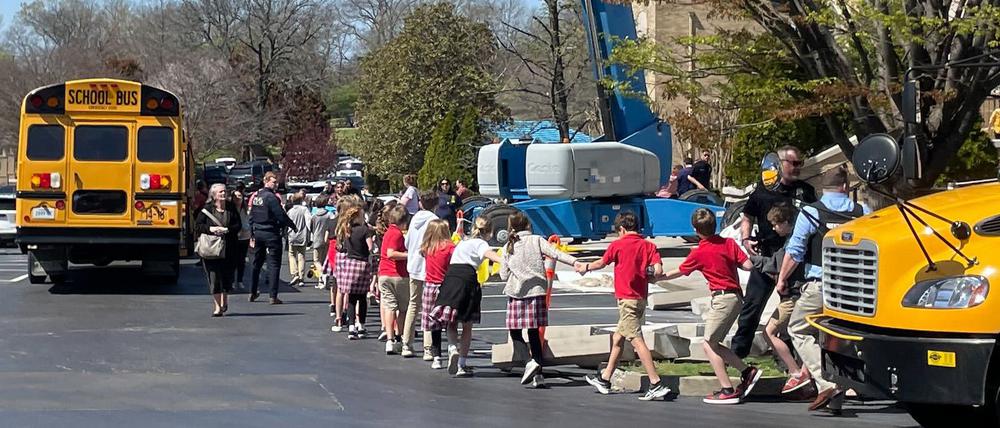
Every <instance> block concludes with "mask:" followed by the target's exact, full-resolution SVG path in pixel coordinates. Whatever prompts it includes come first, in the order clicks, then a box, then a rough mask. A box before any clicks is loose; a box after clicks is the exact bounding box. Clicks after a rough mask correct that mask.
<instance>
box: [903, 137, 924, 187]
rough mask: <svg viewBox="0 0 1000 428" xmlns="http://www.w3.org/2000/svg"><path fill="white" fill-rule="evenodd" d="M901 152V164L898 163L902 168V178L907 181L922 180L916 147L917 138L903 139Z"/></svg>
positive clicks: (918, 149)
mask: <svg viewBox="0 0 1000 428" xmlns="http://www.w3.org/2000/svg"><path fill="white" fill-rule="evenodd" d="M901 152H902V162H900V163H902V166H903V177H904V178H906V179H907V180H919V179H921V178H923V176H924V174H923V164H922V163H921V162H920V157H921V156H920V146H918V145H917V137H916V136H915V135H907V136H905V137H903V144H902V147H901Z"/></svg>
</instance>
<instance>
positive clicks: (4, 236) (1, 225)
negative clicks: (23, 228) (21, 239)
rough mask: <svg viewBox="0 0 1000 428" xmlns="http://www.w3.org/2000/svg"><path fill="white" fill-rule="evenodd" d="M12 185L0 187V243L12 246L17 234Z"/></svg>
mask: <svg viewBox="0 0 1000 428" xmlns="http://www.w3.org/2000/svg"><path fill="white" fill-rule="evenodd" d="M15 187H16V186H14V185H6V186H0V243H2V244H3V245H8V244H13V243H14V236H15V235H16V233H17V226H16V224H15V223H16V221H17V212H16V208H15V207H14V205H15V203H16V199H15V198H16V197H15Z"/></svg>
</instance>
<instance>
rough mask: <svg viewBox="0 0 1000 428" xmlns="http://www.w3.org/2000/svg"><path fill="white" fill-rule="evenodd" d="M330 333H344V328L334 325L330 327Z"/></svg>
mask: <svg viewBox="0 0 1000 428" xmlns="http://www.w3.org/2000/svg"><path fill="white" fill-rule="evenodd" d="M330 331H332V332H334V333H340V332H342V331H344V326H342V325H336V324H334V325H333V326H332V327H330Z"/></svg>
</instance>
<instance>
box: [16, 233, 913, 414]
mask: <svg viewBox="0 0 1000 428" xmlns="http://www.w3.org/2000/svg"><path fill="white" fill-rule="evenodd" d="M24 269H25V257H24V256H23V255H21V254H20V253H19V252H17V251H16V250H14V249H4V250H3V251H2V253H0V331H2V333H0V420H2V421H3V423H2V424H0V425H3V426H18V427H20V426H57V425H58V426H67V425H70V426H79V427H86V426H95V427H97V426H101V427H105V426H136V425H140V424H141V426H147V427H157V426H179V425H183V426H240V427H246V426H331V423H332V424H335V425H334V426H387V425H397V424H405V425H406V426H440V425H441V424H462V425H478V426H543V425H545V426H567V427H570V426H572V427H579V426H613V425H623V424H628V425H632V426H643V425H640V424H664V423H668V424H669V426H678V427H701V426H739V427H756V426H759V427H784V426H788V427H792V426H796V427H797V426H802V425H804V424H808V425H809V426H811V427H827V426H829V427H834V426H844V425H845V424H850V425H851V426H913V425H915V424H914V422H913V421H912V419H910V418H909V417H908V416H907V415H906V414H905V413H904V412H903V411H902V409H899V408H897V407H896V406H895V405H893V404H892V403H886V402H875V403H859V402H852V403H850V404H849V406H848V407H847V409H846V412H845V416H844V417H843V418H832V417H829V416H823V415H810V414H809V413H808V412H807V411H806V409H805V407H806V405H805V404H802V403H780V402H771V401H766V402H760V401H757V402H749V403H746V404H743V405H740V406H729V407H710V406H708V405H705V404H702V403H701V402H700V400H698V399H695V398H690V397H679V398H673V399H671V400H670V401H667V402H653V403H646V402H641V401H639V400H637V399H636V398H637V396H636V395H633V394H618V395H611V396H601V395H599V394H596V393H595V392H594V391H593V389H592V388H591V387H589V386H588V385H586V383H585V382H584V381H583V379H582V376H583V375H584V374H585V373H586V371H584V370H582V369H579V368H576V367H556V368H552V369H548V370H547V371H546V378H547V381H548V384H549V386H550V387H549V388H548V389H545V390H530V389H525V388H524V387H522V386H521V385H520V384H519V383H518V381H517V373H518V371H517V370H515V372H514V375H508V374H505V373H502V372H500V371H499V370H497V369H494V368H492V367H491V366H490V362H489V347H490V345H491V344H492V343H497V342H501V341H504V340H506V335H505V332H504V331H503V323H504V312H503V311H504V307H505V298H504V297H503V296H501V295H500V293H501V287H499V286H488V287H487V288H486V291H485V298H484V304H483V309H484V314H483V323H482V325H480V326H479V327H478V329H477V333H476V334H475V340H474V342H473V347H474V351H475V354H474V358H473V359H472V364H473V365H474V366H476V367H477V371H476V377H475V378H473V379H451V378H450V377H448V375H447V373H445V372H443V371H433V370H430V369H429V365H428V363H424V362H423V361H420V360H419V359H408V360H403V359H401V358H399V357H390V356H385V355H384V353H383V346H382V344H381V343H378V342H377V341H376V340H375V339H374V334H373V335H370V338H369V339H367V340H361V341H348V340H346V334H335V333H331V332H330V330H329V326H330V324H331V318H330V317H329V316H328V307H327V304H328V297H327V292H325V291H321V290H316V289H313V288H311V287H307V288H298V289H292V288H289V287H287V285H285V286H284V287H283V288H282V290H283V293H282V295H281V298H282V299H283V300H284V301H285V302H286V304H284V305H275V306H272V305H268V304H267V303H264V302H260V301H258V302H256V303H249V302H247V301H246V294H245V293H246V292H245V291H240V292H237V294H236V295H234V296H233V299H232V301H231V303H230V313H229V314H228V316H226V317H224V318H211V317H210V316H209V315H210V313H211V310H212V306H211V298H210V297H209V296H208V295H207V289H206V285H205V282H204V279H203V276H202V273H201V271H200V269H199V268H198V267H197V266H195V265H194V260H186V261H184V262H183V264H182V273H181V278H180V281H179V283H178V284H176V285H174V284H170V285H164V284H154V283H151V282H149V281H146V280H144V279H143V278H141V277H140V276H138V270H137V269H136V268H134V267H127V266H123V267H118V266H115V267H111V268H108V269H81V270H75V271H73V272H72V273H71V275H70V276H69V282H67V283H66V284H63V285H60V286H54V285H52V284H39V285H30V284H28V282H27V279H26V276H25V275H24V272H25V270H24ZM283 276H285V277H287V275H283ZM552 307H553V310H552V312H551V314H550V321H551V323H552V324H553V325H571V324H584V323H586V324H613V323H614V322H615V320H616V317H617V312H616V310H615V301H614V298H613V295H611V294H609V293H608V292H606V291H599V290H598V291H586V290H585V291H581V290H578V289H557V291H556V293H555V294H554V297H553V304H552ZM372 314H374V310H373V312H372ZM648 318H649V319H650V320H651V321H671V320H673V321H679V320H694V319H696V318H695V316H694V315H692V314H691V313H690V312H689V311H683V310H682V311H666V312H653V313H650V315H649V317H648ZM377 326H378V318H377V317H376V316H369V320H368V328H369V331H377V329H378V327H377Z"/></svg>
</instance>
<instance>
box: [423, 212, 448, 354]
mask: <svg viewBox="0 0 1000 428" xmlns="http://www.w3.org/2000/svg"><path fill="white" fill-rule="evenodd" d="M454 251H455V244H454V243H453V242H451V228H450V227H449V226H448V221H446V220H441V219H435V220H431V221H430V223H428V224H427V230H426V231H425V232H424V241H423V243H422V244H421V245H420V254H421V255H423V256H424V263H425V265H424V272H426V276H425V279H424V281H425V282H424V290H423V294H422V295H421V299H422V300H423V302H422V304H421V307H422V310H421V311H420V328H421V330H423V331H424V337H425V339H424V340H427V339H426V337H427V336H430V337H431V349H430V351H431V355H432V356H433V362H432V363H431V368H432V369H435V370H436V369H443V368H444V364H443V362H442V359H441V330H442V329H443V328H444V325H442V324H441V323H440V322H438V320H437V319H435V318H434V317H432V316H431V312H432V311H433V310H434V305H435V304H436V303H437V297H438V293H439V292H440V289H441V283H442V282H444V274H445V273H446V272H447V271H448V265H450V264H451V253H453V252H454ZM424 343H427V342H424Z"/></svg>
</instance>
